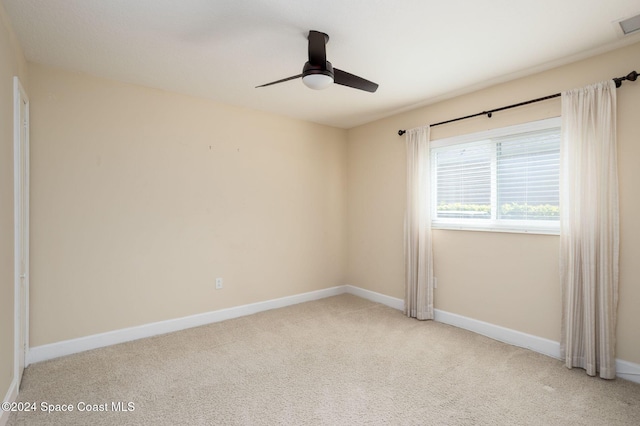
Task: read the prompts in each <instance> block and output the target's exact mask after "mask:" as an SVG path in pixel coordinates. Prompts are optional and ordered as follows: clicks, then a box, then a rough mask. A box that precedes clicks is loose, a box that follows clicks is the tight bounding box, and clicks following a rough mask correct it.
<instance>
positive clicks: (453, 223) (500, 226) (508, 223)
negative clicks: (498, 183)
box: [429, 117, 562, 235]
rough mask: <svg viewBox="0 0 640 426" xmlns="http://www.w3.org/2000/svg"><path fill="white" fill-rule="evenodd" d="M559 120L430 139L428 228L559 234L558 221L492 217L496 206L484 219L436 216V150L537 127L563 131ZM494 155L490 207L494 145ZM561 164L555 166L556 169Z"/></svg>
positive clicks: (549, 119) (538, 128)
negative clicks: (490, 215)
mask: <svg viewBox="0 0 640 426" xmlns="http://www.w3.org/2000/svg"><path fill="white" fill-rule="evenodd" d="M561 123H562V120H561V118H560V117H553V118H547V119H544V120H538V121H532V122H528V123H523V124H517V125H513V126H507V127H500V128H496V129H490V130H485V131H481V132H475V133H468V134H464V135H459V136H453V137H449V138H443V139H436V140H433V141H431V142H430V146H429V151H430V162H431V164H430V170H431V191H432V197H431V199H432V202H431V206H430V208H431V228H432V229H448V230H463V231H486V232H510V233H526V234H543V235H559V234H560V220H559V219H558V220H557V221H549V220H510V219H507V220H504V219H502V220H501V219H497V218H496V217H495V214H496V212H495V211H494V210H495V209H492V216H493V217H492V218H491V219H490V220H487V219H460V218H437V212H436V209H437V195H436V194H437V189H436V188H437V184H438V181H437V169H436V156H435V155H434V154H435V153H434V151H435V150H440V149H442V148H447V147H452V146H456V145H462V144H470V143H473V142H478V143H482V142H483V141H486V140H488V139H494V138H500V137H504V136H513V135H517V134H519V133H527V132H533V131H539V130H548V129H555V128H558V129H560V131H561V132H562V127H561ZM493 151H494V156H493V158H492V166H491V180H492V193H491V203H492V206H494V205H496V200H495V198H496V193H494V191H493V187H494V186H495V179H496V176H495V175H496V167H495V166H494V165H495V164H496V157H495V144H494V145H493ZM559 167H560V165H559V166H558V168H559Z"/></svg>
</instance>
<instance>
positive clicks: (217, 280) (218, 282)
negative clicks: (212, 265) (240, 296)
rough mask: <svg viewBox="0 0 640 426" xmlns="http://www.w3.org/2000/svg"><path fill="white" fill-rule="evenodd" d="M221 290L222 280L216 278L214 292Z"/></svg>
mask: <svg viewBox="0 0 640 426" xmlns="http://www.w3.org/2000/svg"><path fill="white" fill-rule="evenodd" d="M221 288H222V278H216V290H220V289H221Z"/></svg>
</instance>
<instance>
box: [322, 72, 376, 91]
mask: <svg viewBox="0 0 640 426" xmlns="http://www.w3.org/2000/svg"><path fill="white" fill-rule="evenodd" d="M333 82H334V83H336V84H340V85H342V86H348V87H353V88H354V89H360V90H364V91H366V92H371V93H373V92H375V91H376V90H378V85H377V84H376V83H374V82H373V81H369V80H365V79H364V78H362V77H358V76H357V75H353V74H349V73H348V72H346V71H342V70H339V69H338V68H334V69H333Z"/></svg>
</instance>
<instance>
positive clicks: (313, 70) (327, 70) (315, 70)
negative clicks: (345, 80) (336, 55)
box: [302, 61, 333, 80]
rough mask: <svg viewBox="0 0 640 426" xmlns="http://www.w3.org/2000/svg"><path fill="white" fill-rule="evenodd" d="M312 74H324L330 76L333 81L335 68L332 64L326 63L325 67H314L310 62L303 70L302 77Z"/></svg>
mask: <svg viewBox="0 0 640 426" xmlns="http://www.w3.org/2000/svg"><path fill="white" fill-rule="evenodd" d="M312 74H323V75H328V76H329V77H331V79H332V80H333V66H332V65H331V62H329V61H326V62H325V64H324V66H322V65H314V64H312V63H310V62H306V63H305V64H304V67H303V68H302V76H303V77H306V76H308V75H312Z"/></svg>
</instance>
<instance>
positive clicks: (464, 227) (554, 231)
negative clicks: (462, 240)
mask: <svg viewBox="0 0 640 426" xmlns="http://www.w3.org/2000/svg"><path fill="white" fill-rule="evenodd" d="M431 229H442V230H447V231H481V232H507V233H510V234H534V235H560V229H553V228H527V229H522V228H509V227H504V226H501V227H490V226H474V225H459V224H456V225H454V224H443V223H438V224H435V223H434V224H432V225H431Z"/></svg>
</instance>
